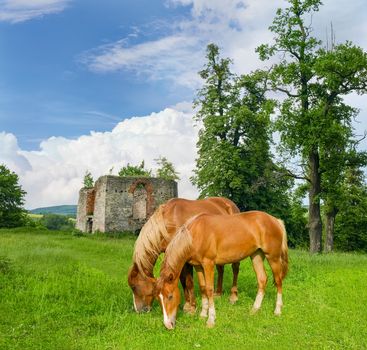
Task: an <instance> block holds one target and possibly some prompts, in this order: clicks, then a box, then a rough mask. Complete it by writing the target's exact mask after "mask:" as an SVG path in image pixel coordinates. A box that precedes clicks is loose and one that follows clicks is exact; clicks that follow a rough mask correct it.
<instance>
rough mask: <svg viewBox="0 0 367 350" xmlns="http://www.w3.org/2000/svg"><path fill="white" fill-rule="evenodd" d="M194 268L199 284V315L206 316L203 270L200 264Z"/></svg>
mask: <svg viewBox="0 0 367 350" xmlns="http://www.w3.org/2000/svg"><path fill="white" fill-rule="evenodd" d="M195 270H196V273H197V276H198V281H199V286H200V293H201V313H200V317H207V316H208V307H209V304H208V297H207V295H206V287H205V277H204V270H203V268H202V266H201V265H196V266H195Z"/></svg>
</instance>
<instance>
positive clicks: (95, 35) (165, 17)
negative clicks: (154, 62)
mask: <svg viewBox="0 0 367 350" xmlns="http://www.w3.org/2000/svg"><path fill="white" fill-rule="evenodd" d="M188 12H189V8H188V7H182V6H180V7H177V6H170V7H168V6H165V5H164V2H163V1H157V0H140V1H136V0H135V1H106V2H101V1H90V0H88V1H87V0H84V1H79V0H78V1H74V2H71V1H70V2H68V3H66V7H65V9H64V10H63V11H61V12H57V13H53V14H49V15H44V16H40V17H36V18H32V19H29V20H27V21H22V22H18V23H12V22H5V21H3V22H0V33H1V34H0V35H1V37H0V50H1V52H2V58H1V60H0V76H1V78H0V92H1V93H0V95H1V97H0V123H1V124H0V125H1V129H2V130H5V131H7V132H11V133H13V134H15V135H17V138H18V142H19V145H20V146H21V147H22V148H24V149H27V150H29V149H37V148H38V145H39V143H40V141H41V140H42V139H46V138H48V137H50V136H64V137H71V138H75V137H78V136H79V135H82V134H85V133H88V132H89V131H90V130H98V131H105V130H110V129H111V128H112V127H113V126H114V125H115V124H116V123H117V122H118V121H120V120H121V119H123V118H125V117H130V116H133V115H145V114H148V113H151V112H152V111H160V110H162V109H163V108H164V107H166V106H168V105H172V104H175V103H177V102H180V101H182V100H185V99H188V100H191V98H192V91H191V90H190V89H187V88H186V89H185V88H183V87H177V86H173V88H172V84H167V82H165V81H164V80H162V81H157V80H155V81H152V80H150V79H147V78H146V76H137V74H136V72H130V71H128V70H125V71H119V72H112V73H111V72H107V73H104V72H93V71H91V70H90V69H88V67H87V66H86V65H84V64H83V63H82V62H81V59H82V56H83V55H86V54H87V53H88V52H89V51H90V50H93V49H95V48H97V47H100V46H101V45H106V44H108V43H112V42H115V41H117V40H121V39H126V40H127V43H126V44H127V45H137V44H139V43H142V42H144V41H148V40H149V41H151V40H156V39H158V38H160V37H162V36H163V35H165V34H166V33H164V32H163V31H164V30H166V29H167V27H166V25H165V24H162V27H163V28H159V22H161V23H163V22H166V21H169V19H172V18H179V17H182V16H185V15H187V13H188ZM149 27H150V28H151V29H150V28H149ZM152 29H153V30H152ZM137 31H138V34H137V33H136V32H137Z"/></svg>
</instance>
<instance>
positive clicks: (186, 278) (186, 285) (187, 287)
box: [180, 263, 196, 314]
mask: <svg viewBox="0 0 367 350" xmlns="http://www.w3.org/2000/svg"><path fill="white" fill-rule="evenodd" d="M180 281H181V284H182V288H183V290H184V296H185V305H184V307H183V310H184V312H187V313H189V314H194V313H195V310H196V301H195V293H194V278H193V267H192V266H191V265H190V264H187V263H186V264H185V265H184V267H183V269H182V271H181V274H180Z"/></svg>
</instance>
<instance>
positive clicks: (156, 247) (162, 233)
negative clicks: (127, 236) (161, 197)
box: [133, 204, 169, 275]
mask: <svg viewBox="0 0 367 350" xmlns="http://www.w3.org/2000/svg"><path fill="white" fill-rule="evenodd" d="M163 209H164V204H162V205H160V206H159V208H158V209H157V210H156V211H155V212H154V213H153V215H152V216H151V217H150V218H149V219H148V221H147V222H146V223H145V224H144V226H143V227H142V229H141V230H140V233H139V236H138V238H137V240H136V242H135V247H134V255H133V261H134V262H135V263H136V264H137V266H138V268H139V271H140V272H141V273H142V274H144V275H146V273H145V272H146V271H148V272H152V271H153V268H154V264H155V262H156V260H157V258H158V256H159V254H160V253H161V247H160V244H161V241H162V238H163V239H165V240H167V239H168V238H169V237H168V232H167V228H166V226H165V223H164V217H163Z"/></svg>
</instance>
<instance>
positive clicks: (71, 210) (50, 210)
mask: <svg viewBox="0 0 367 350" xmlns="http://www.w3.org/2000/svg"><path fill="white" fill-rule="evenodd" d="M76 210H77V206H76V205H57V206H54V207H45V208H37V209H32V210H29V212H30V213H32V214H59V215H70V216H74V217H76Z"/></svg>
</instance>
